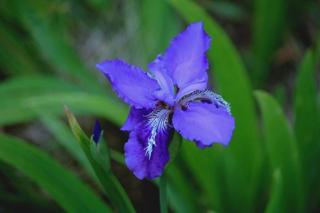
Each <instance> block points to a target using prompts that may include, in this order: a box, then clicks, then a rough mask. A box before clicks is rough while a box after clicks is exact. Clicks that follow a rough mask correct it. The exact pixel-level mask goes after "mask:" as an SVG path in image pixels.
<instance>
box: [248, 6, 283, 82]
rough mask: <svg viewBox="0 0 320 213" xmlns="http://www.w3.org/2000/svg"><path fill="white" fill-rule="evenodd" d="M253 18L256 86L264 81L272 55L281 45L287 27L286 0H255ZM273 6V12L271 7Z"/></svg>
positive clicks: (254, 76)
mask: <svg viewBox="0 0 320 213" xmlns="http://www.w3.org/2000/svg"><path fill="white" fill-rule="evenodd" d="M254 3H255V5H254V12H255V14H254V18H253V56H254V57H253V59H252V61H253V72H252V79H253V81H254V83H255V85H256V86H259V85H260V84H262V83H264V81H265V80H266V77H267V74H268V73H267V72H268V70H269V66H268V64H270V62H271V60H272V57H273V55H274V53H275V51H276V50H277V47H278V46H279V44H280V42H281V40H282V38H283V34H284V32H285V30H286V28H287V25H286V17H287V7H288V5H287V4H288V2H287V1H286V0H256V1H254ZM271 8H272V12H270V9H271Z"/></svg>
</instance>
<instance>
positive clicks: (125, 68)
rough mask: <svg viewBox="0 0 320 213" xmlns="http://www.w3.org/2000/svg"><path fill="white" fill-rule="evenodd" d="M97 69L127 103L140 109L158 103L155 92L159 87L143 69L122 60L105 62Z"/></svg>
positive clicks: (98, 65)
mask: <svg viewBox="0 0 320 213" xmlns="http://www.w3.org/2000/svg"><path fill="white" fill-rule="evenodd" d="M97 68H98V69H99V70H100V71H101V72H102V73H103V74H104V75H105V76H106V77H107V78H108V79H109V81H110V82H111V84H112V88H113V90H114V91H115V92H116V93H117V95H118V96H119V97H120V98H122V99H123V100H124V101H125V102H126V103H128V104H129V105H131V106H134V107H135V108H137V109H140V108H153V107H154V105H155V103H156V98H155V97H154V95H153V94H154V92H155V91H156V90H158V89H159V85H158V84H157V82H156V81H155V80H153V79H151V78H150V77H149V76H148V75H147V73H145V72H143V70H142V69H140V68H138V67H135V66H133V65H130V64H127V63H126V62H124V61H121V60H118V59H116V60H110V61H108V60H107V61H104V62H102V63H100V64H97Z"/></svg>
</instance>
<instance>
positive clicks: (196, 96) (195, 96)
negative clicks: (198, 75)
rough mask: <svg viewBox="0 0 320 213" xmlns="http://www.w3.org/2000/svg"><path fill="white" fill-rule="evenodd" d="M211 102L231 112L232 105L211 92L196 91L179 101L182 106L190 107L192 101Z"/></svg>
mask: <svg viewBox="0 0 320 213" xmlns="http://www.w3.org/2000/svg"><path fill="white" fill-rule="evenodd" d="M206 99H207V100H210V101H212V102H213V103H215V104H217V105H218V106H221V107H224V108H225V109H226V111H227V112H228V113H230V112H231V110H230V104H229V103H228V102H226V101H225V100H224V99H223V98H222V96H221V95H218V94H217V93H214V92H212V91H210V90H203V91H200V90H196V91H194V92H192V93H190V94H188V95H185V96H184V97H182V98H181V99H180V100H179V103H180V104H181V105H188V103H189V102H192V101H201V100H206Z"/></svg>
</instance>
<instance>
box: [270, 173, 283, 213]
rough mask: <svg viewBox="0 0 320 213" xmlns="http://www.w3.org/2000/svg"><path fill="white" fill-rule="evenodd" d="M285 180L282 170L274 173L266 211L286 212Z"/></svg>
mask: <svg viewBox="0 0 320 213" xmlns="http://www.w3.org/2000/svg"><path fill="white" fill-rule="evenodd" d="M284 197H285V194H284V190H283V180H282V175H281V171H280V170H276V171H274V173H273V180H272V188H271V196H270V199H269V201H268V204H267V208H266V211H265V212H266V213H274V212H285V208H284Z"/></svg>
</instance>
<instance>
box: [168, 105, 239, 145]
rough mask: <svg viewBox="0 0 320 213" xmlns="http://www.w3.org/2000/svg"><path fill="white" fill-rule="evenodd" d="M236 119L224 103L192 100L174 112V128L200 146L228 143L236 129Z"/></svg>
mask: <svg viewBox="0 0 320 213" xmlns="http://www.w3.org/2000/svg"><path fill="white" fill-rule="evenodd" d="M234 125H235V123H234V119H233V117H232V115H231V114H230V113H229V112H228V109H226V108H224V107H223V106H222V105H216V104H213V103H212V104H208V103H202V102H191V103H189V104H188V105H187V107H186V108H183V109H182V108H177V109H176V110H175V111H174V114H173V126H174V128H175V129H176V130H177V131H178V132H179V133H180V134H181V135H182V136H183V137H185V138H186V139H188V140H192V141H194V142H196V143H197V145H198V146H199V147H200V148H204V147H207V146H210V145H212V144H213V143H220V144H223V145H228V143H229V141H230V140H231V136H232V133H233V129H234Z"/></svg>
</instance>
